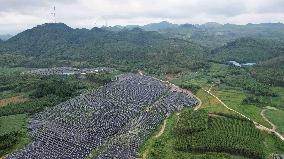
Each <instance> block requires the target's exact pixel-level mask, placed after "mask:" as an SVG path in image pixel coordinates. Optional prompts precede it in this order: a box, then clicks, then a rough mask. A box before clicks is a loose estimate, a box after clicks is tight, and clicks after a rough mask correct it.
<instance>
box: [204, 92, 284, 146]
mask: <svg viewBox="0 0 284 159" xmlns="http://www.w3.org/2000/svg"><path fill="white" fill-rule="evenodd" d="M202 89H203V88H202ZM203 90H204V91H205V92H207V93H208V94H210V95H211V96H212V97H214V98H216V99H217V100H218V101H219V102H220V103H221V104H222V105H223V106H225V107H226V108H227V109H229V110H231V111H233V112H235V113H237V114H239V115H240V116H242V117H244V118H246V119H248V120H250V121H252V122H253V123H254V125H255V127H256V128H257V129H260V130H263V131H266V132H269V133H272V134H275V135H276V136H277V137H279V138H280V139H281V140H282V141H284V137H283V136H282V135H281V134H280V133H278V132H277V131H275V130H274V129H273V128H272V129H269V128H267V127H265V126H263V125H261V124H259V123H257V122H256V121H253V120H252V119H250V118H249V117H247V116H245V115H244V114H242V113H240V112H238V111H236V110H234V109H232V108H230V107H229V106H227V105H226V104H225V103H224V102H223V101H222V100H220V99H219V98H218V97H217V96H215V95H214V94H212V93H211V92H210V90H205V89H203ZM269 123H270V122H269Z"/></svg>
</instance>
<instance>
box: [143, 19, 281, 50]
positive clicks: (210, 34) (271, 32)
mask: <svg viewBox="0 0 284 159" xmlns="http://www.w3.org/2000/svg"><path fill="white" fill-rule="evenodd" d="M141 28H143V29H145V30H148V31H159V32H160V33H163V34H167V35H169V36H172V37H177V38H182V39H186V40H192V41H194V42H196V43H198V44H200V45H203V46H206V47H209V48H211V49H214V48H218V47H220V46H222V45H224V44H226V43H228V42H231V41H233V40H236V39H239V38H244V37H252V38H263V39H268V40H271V39H272V40H284V24H282V23H262V24H247V25H235V24H224V25H222V24H218V23H206V24H202V25H192V24H181V25H176V24H171V23H168V22H161V23H153V24H148V25H145V26H141Z"/></svg>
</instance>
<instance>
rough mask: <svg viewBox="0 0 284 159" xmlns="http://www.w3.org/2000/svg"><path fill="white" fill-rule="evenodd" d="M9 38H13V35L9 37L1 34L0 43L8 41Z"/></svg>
mask: <svg viewBox="0 0 284 159" xmlns="http://www.w3.org/2000/svg"><path fill="white" fill-rule="evenodd" d="M11 37H13V35H11V34H3V35H1V34H0V41H1V40H2V41H5V40H8V39H10V38H11Z"/></svg>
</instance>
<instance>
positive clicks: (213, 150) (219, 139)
mask: <svg viewBox="0 0 284 159" xmlns="http://www.w3.org/2000/svg"><path fill="white" fill-rule="evenodd" d="M204 112H206V111H204V110H198V111H195V112H194V111H192V110H188V109H185V110H183V111H182V112H181V113H180V114H179V115H176V114H174V115H172V116H171V117H169V118H168V124H167V127H166V128H165V131H164V133H163V135H162V136H160V137H159V138H151V139H149V140H148V141H147V142H146V144H147V145H148V146H147V147H148V151H149V154H148V156H147V157H148V158H149V159H172V158H182V159H196V158H197V159H199V158H200V159H204V158H208V159H215V158H216V159H217V158H221V159H237V158H239V159H240V158H242V159H245V158H246V157H242V156H247V157H249V158H269V156H271V153H274V152H279V153H283V152H284V150H283V147H282V146H283V142H282V141H281V140H279V139H278V138H277V137H276V136H274V135H271V134H267V133H265V132H262V131H259V130H257V129H256V128H255V127H254V125H253V123H252V122H250V121H248V120H246V119H244V118H241V117H239V116H236V115H229V114H227V113H225V114H219V115H214V116H212V115H210V116H208V115H206V116H205V115H204ZM188 113H191V115H193V114H195V113H196V114H195V117H196V118H190V117H188ZM202 118H207V119H202ZM198 119H199V120H201V121H202V122H203V121H206V120H207V122H208V123H207V128H205V127H204V125H200V126H201V128H202V129H195V130H196V131H183V130H184V127H183V126H185V125H188V126H189V128H188V129H189V130H191V127H192V125H195V126H197V125H198V124H195V122H196V121H197V120H198ZM181 122H182V123H181ZM184 122H185V123H184ZM202 122H201V123H202ZM190 123H191V124H190ZM179 125H182V127H179ZM180 128H181V131H180V130H179V129H180ZM177 131H179V132H181V133H177ZM183 133H184V134H183ZM149 145H150V146H149ZM144 151H145V149H144ZM144 151H142V152H144ZM232 154H235V155H232ZM236 154H238V155H236ZM239 155H241V156H239Z"/></svg>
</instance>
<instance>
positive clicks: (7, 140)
mask: <svg viewBox="0 0 284 159" xmlns="http://www.w3.org/2000/svg"><path fill="white" fill-rule="evenodd" d="M27 120H28V115H27V114H17V115H9V116H2V117H0V138H3V139H1V141H0V156H3V155H5V154H8V153H11V152H13V151H15V150H17V149H21V148H23V147H24V146H25V145H27V144H28V143H30V141H31V140H30V138H29V136H28V135H27V134H28V129H27Z"/></svg>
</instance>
